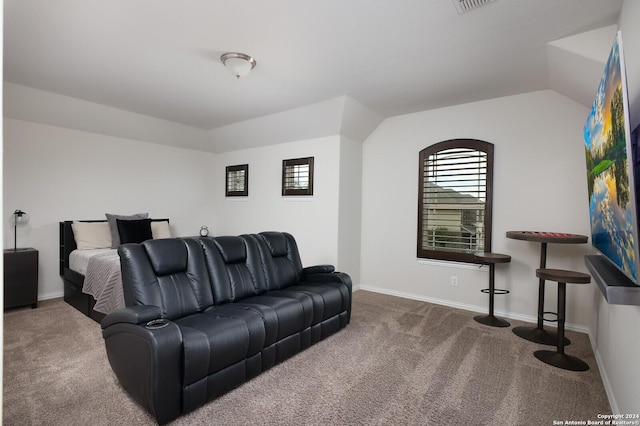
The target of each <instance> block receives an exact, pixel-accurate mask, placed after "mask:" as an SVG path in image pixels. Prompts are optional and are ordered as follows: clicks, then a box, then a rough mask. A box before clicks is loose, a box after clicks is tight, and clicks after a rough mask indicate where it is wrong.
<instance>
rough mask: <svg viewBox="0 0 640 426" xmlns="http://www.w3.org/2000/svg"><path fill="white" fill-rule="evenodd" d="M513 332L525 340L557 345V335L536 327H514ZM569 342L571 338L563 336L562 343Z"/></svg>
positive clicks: (567, 343)
mask: <svg viewBox="0 0 640 426" xmlns="http://www.w3.org/2000/svg"><path fill="white" fill-rule="evenodd" d="M513 333H514V334H515V335H516V336H519V337H522V338H523V339H525V340H528V341H530V342H534V343H540V344H541V345H549V346H557V344H558V335H557V334H556V333H552V332H550V331H547V330H545V329H543V328H538V327H515V328H514V329H513ZM569 344H571V340H569V339H567V338H566V337H565V338H564V345H565V346H567V345H569Z"/></svg>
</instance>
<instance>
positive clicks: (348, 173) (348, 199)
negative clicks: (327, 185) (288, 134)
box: [337, 136, 362, 285]
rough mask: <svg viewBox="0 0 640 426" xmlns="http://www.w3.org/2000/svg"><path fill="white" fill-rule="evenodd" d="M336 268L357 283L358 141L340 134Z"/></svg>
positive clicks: (358, 261)
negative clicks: (346, 273) (347, 274)
mask: <svg viewBox="0 0 640 426" xmlns="http://www.w3.org/2000/svg"><path fill="white" fill-rule="evenodd" d="M339 203H340V205H339V209H340V211H339V215H338V219H339V223H338V263H337V268H338V269H339V270H341V271H345V272H348V273H349V275H350V276H351V280H352V281H353V283H354V285H358V284H359V283H360V239H361V233H360V231H361V229H360V223H361V220H360V219H361V217H362V143H361V142H358V141H354V140H352V139H349V138H348V137H345V136H343V137H342V140H341V143H340V197H339Z"/></svg>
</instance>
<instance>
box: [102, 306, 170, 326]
mask: <svg viewBox="0 0 640 426" xmlns="http://www.w3.org/2000/svg"><path fill="white" fill-rule="evenodd" d="M159 318H162V311H161V310H160V308H159V307H157V306H131V307H129V308H124V309H118V310H116V311H113V312H110V313H109V314H107V316H105V317H104V318H103V319H102V322H101V323H100V325H101V326H102V328H103V329H105V328H107V327H109V326H110V325H113V324H117V323H120V322H123V323H127V324H144V323H147V322H149V321H151V320H155V319H159Z"/></svg>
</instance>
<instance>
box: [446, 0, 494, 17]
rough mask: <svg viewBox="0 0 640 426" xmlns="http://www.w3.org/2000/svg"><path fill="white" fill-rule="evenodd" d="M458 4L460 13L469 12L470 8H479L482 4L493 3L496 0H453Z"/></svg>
mask: <svg viewBox="0 0 640 426" xmlns="http://www.w3.org/2000/svg"><path fill="white" fill-rule="evenodd" d="M451 1H452V2H453V4H454V5H455V6H456V10H457V11H458V13H459V14H460V13H465V12H469V11H470V10H473V9H477V8H479V7H481V6H484V5H487V4H489V3H493V2H494V1H496V0H451Z"/></svg>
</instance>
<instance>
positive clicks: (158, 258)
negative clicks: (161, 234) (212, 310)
mask: <svg viewBox="0 0 640 426" xmlns="http://www.w3.org/2000/svg"><path fill="white" fill-rule="evenodd" d="M118 253H119V254H120V268H121V270H122V284H123V290H124V296H125V304H126V305H127V306H135V305H146V306H158V307H160V308H161V310H162V315H163V317H164V318H167V319H172V320H173V319H176V318H180V317H183V316H186V315H190V314H193V313H196V312H200V311H202V310H204V309H206V308H207V307H209V306H211V305H212V304H213V294H212V292H211V284H210V282H209V275H208V273H207V269H206V266H205V261H204V255H203V253H202V248H201V247H200V245H199V244H198V242H197V241H194V240H181V239H177V238H169V239H162V240H149V241H145V242H144V243H142V244H123V245H121V246H120V247H119V248H118Z"/></svg>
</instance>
